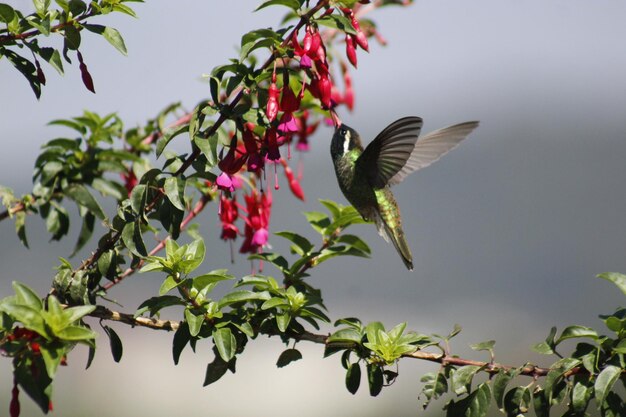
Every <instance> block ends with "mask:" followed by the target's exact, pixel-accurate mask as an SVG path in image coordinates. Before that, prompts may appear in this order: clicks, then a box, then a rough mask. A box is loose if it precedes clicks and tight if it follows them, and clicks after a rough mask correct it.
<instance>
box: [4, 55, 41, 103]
mask: <svg viewBox="0 0 626 417" xmlns="http://www.w3.org/2000/svg"><path fill="white" fill-rule="evenodd" d="M2 54H3V55H4V56H5V57H6V58H7V59H8V60H9V62H11V64H13V66H14V67H15V69H17V70H18V71H19V72H21V73H22V75H23V76H24V78H26V80H27V81H28V83H29V84H30V88H31V89H32V90H33V92H34V93H35V96H36V97H37V98H39V97H40V96H41V81H39V77H38V76H37V68H36V67H35V65H34V64H33V63H32V62H30V61H29V60H28V59H26V58H24V57H23V56H20V55H18V54H17V53H15V52H13V51H12V50H10V49H2Z"/></svg>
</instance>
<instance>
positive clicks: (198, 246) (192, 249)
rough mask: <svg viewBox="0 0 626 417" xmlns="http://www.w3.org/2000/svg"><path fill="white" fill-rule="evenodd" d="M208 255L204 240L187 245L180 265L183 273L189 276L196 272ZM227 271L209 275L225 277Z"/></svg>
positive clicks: (197, 240)
mask: <svg viewBox="0 0 626 417" xmlns="http://www.w3.org/2000/svg"><path fill="white" fill-rule="evenodd" d="M205 254H206V248H205V246H204V240H202V239H201V238H200V239H195V240H194V241H193V242H191V243H189V244H188V245H185V255H184V258H185V259H184V260H183V261H181V262H180V263H179V265H180V266H181V272H183V273H184V274H189V273H191V272H192V271H194V270H195V269H196V268H197V267H199V266H200V264H201V263H202V262H203V261H204V256H205ZM225 272H226V270H218V271H212V272H210V273H209V274H208V275H211V274H212V275H224V276H226V274H225Z"/></svg>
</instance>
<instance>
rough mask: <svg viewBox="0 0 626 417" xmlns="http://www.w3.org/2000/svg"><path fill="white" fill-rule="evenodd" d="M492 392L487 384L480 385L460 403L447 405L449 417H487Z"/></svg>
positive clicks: (455, 402)
mask: <svg viewBox="0 0 626 417" xmlns="http://www.w3.org/2000/svg"><path fill="white" fill-rule="evenodd" d="M490 402H491V390H490V388H489V384H488V383H487V382H483V383H482V384H480V385H479V386H478V387H477V388H476V390H475V391H474V392H472V393H471V394H470V395H468V396H467V397H465V398H463V399H462V400H460V401H454V400H452V401H450V402H448V404H446V406H445V409H446V410H447V413H446V415H447V416H448V417H459V416H464V417H485V416H486V415H487V412H488V411H489V403H490Z"/></svg>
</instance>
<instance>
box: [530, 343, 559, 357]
mask: <svg viewBox="0 0 626 417" xmlns="http://www.w3.org/2000/svg"><path fill="white" fill-rule="evenodd" d="M532 350H534V351H535V352H537V353H541V354H542V355H552V354H553V353H554V350H552V348H551V347H550V346H549V345H548V344H547V343H546V342H540V343H537V344H534V345H533V346H532Z"/></svg>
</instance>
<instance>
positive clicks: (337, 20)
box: [316, 14, 356, 35]
mask: <svg viewBox="0 0 626 417" xmlns="http://www.w3.org/2000/svg"><path fill="white" fill-rule="evenodd" d="M316 22H317V23H319V24H320V25H322V26H326V27H329V28H333V29H339V30H341V31H342V32H345V33H349V34H351V35H356V30H354V27H353V26H352V23H351V22H350V19H348V18H347V17H345V16H343V15H338V14H331V15H328V16H325V17H322V18H321V19H317V20H316Z"/></svg>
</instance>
